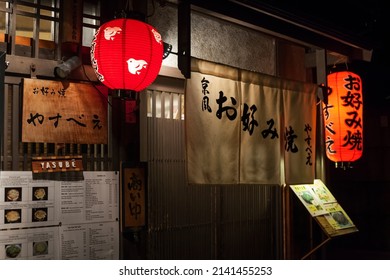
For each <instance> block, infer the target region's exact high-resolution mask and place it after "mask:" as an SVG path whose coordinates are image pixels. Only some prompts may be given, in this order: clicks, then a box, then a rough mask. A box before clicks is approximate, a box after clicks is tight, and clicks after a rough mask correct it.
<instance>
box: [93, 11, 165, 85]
mask: <svg viewBox="0 0 390 280" xmlns="http://www.w3.org/2000/svg"><path fill="white" fill-rule="evenodd" d="M163 49H164V48H163V41H162V39H161V35H160V34H159V33H158V32H157V30H156V29H155V28H154V27H152V26H150V25H149V24H146V23H144V22H142V21H138V20H134V19H125V18H121V19H115V20H112V21H109V22H107V23H105V24H103V25H102V26H100V27H99V29H98V30H97V31H96V33H95V37H94V39H93V41H92V45H91V63H92V67H93V69H94V70H95V73H96V75H97V77H98V79H99V81H101V82H102V83H103V84H104V85H106V86H107V87H109V88H111V89H123V90H134V91H141V90H143V89H145V88H146V87H148V86H149V85H150V84H151V83H152V82H153V81H154V80H155V79H156V77H157V75H158V73H159V71H160V68H161V64H162V59H163Z"/></svg>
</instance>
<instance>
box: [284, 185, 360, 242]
mask: <svg viewBox="0 0 390 280" xmlns="http://www.w3.org/2000/svg"><path fill="white" fill-rule="evenodd" d="M290 188H291V189H292V190H293V192H294V193H295V195H296V196H297V197H298V199H299V200H300V201H301V202H302V204H303V205H304V206H305V208H306V209H307V211H308V212H309V213H310V215H312V216H313V217H314V218H315V219H316V220H317V222H318V223H319V224H320V226H321V227H322V228H323V230H324V231H325V232H326V233H327V234H328V235H329V236H335V235H340V234H344V233H350V232H354V231H357V228H356V226H355V224H354V223H353V222H352V220H351V218H350V217H349V216H348V215H347V213H346V212H345V211H344V209H343V208H342V207H341V205H340V204H339V203H338V202H337V200H336V198H335V197H334V196H333V194H332V193H331V192H330V191H329V189H328V188H327V187H326V185H325V184H324V183H323V182H322V181H321V180H319V179H316V180H314V183H313V184H302V185H291V186H290Z"/></svg>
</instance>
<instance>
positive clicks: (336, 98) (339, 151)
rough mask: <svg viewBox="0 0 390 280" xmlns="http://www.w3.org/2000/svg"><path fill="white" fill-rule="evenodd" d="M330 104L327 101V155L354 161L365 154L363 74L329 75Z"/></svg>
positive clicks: (341, 160) (325, 116) (333, 158)
mask: <svg viewBox="0 0 390 280" xmlns="http://www.w3.org/2000/svg"><path fill="white" fill-rule="evenodd" d="M327 80H328V87H329V95H328V104H323V116H324V125H325V146H326V155H327V157H328V158H329V159H330V160H331V161H334V162H336V163H339V162H343V163H344V162H348V163H350V162H353V161H356V160H358V159H359V158H360V157H361V156H362V153H363V93H362V81H361V78H360V76H359V75H357V74H355V73H352V72H350V71H341V72H335V73H332V74H329V75H328V77H327Z"/></svg>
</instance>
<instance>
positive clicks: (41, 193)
mask: <svg viewBox="0 0 390 280" xmlns="http://www.w3.org/2000/svg"><path fill="white" fill-rule="evenodd" d="M0 228H1V229H4V230H2V231H0V259H7V258H13V259H36V258H38V259H39V258H42V259H118V258H119V175H118V172H105V171H97V172H96V171H86V172H84V180H81V181H51V180H33V178H32V173H31V172H28V171H1V172H0ZM37 250H38V252H40V254H37V253H36V251H37Z"/></svg>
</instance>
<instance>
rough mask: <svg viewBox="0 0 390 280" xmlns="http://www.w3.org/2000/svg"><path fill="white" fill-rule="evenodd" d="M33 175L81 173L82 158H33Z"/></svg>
mask: <svg viewBox="0 0 390 280" xmlns="http://www.w3.org/2000/svg"><path fill="white" fill-rule="evenodd" d="M31 167H32V168H31V169H32V172H33V173H46V172H49V173H50V172H70V171H83V159H82V156H53V157H33V158H32V163H31Z"/></svg>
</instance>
